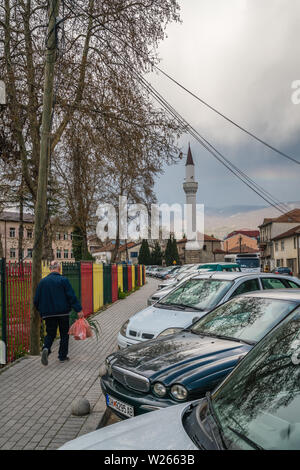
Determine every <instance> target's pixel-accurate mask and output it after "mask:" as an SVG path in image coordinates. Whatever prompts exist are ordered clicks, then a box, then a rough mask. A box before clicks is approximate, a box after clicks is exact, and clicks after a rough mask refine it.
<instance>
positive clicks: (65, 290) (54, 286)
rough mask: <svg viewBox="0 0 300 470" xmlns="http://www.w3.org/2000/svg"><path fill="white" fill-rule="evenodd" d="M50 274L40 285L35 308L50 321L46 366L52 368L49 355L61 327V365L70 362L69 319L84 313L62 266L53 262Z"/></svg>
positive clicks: (59, 354) (36, 294)
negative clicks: (72, 313)
mask: <svg viewBox="0 0 300 470" xmlns="http://www.w3.org/2000/svg"><path fill="white" fill-rule="evenodd" d="M50 271H51V272H50V274H49V275H48V276H47V277H45V278H44V279H42V280H41V282H40V283H39V285H38V287H37V289H36V293H35V297H34V305H35V307H36V309H37V310H38V311H39V313H40V316H41V317H42V319H43V320H45V322H46V332H47V336H46V337H45V341H44V345H43V352H42V359H41V361H42V364H43V365H44V366H47V365H48V356H49V354H51V347H52V344H53V341H54V340H55V338H56V333H57V328H59V333H60V346H59V352H58V359H59V360H60V362H65V361H69V357H68V351H69V318H70V313H71V310H72V309H74V310H75V312H77V313H78V318H83V317H84V314H83V311H82V306H81V305H80V303H79V301H78V299H77V297H76V295H75V292H74V290H73V288H72V286H71V284H70V281H69V280H68V279H67V278H66V277H63V276H61V274H60V264H59V263H57V262H55V261H53V262H52V263H51V266H50Z"/></svg>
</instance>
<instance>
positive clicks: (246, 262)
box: [236, 258, 260, 268]
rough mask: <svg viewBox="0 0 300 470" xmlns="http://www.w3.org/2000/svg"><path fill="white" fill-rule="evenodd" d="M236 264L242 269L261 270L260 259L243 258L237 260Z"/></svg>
mask: <svg viewBox="0 0 300 470" xmlns="http://www.w3.org/2000/svg"><path fill="white" fill-rule="evenodd" d="M236 262H237V263H238V264H239V265H240V267H241V268H259V267H260V260H259V259H258V258H243V259H237V260H236Z"/></svg>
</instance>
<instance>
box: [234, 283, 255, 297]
mask: <svg viewBox="0 0 300 470" xmlns="http://www.w3.org/2000/svg"><path fill="white" fill-rule="evenodd" d="M256 290H260V287H259V282H258V279H249V280H248V281H245V282H243V283H242V284H241V285H240V286H239V287H237V289H236V290H235V291H234V293H233V294H232V296H231V298H232V297H236V296H237V295H242V294H245V293H246V292H253V291H256Z"/></svg>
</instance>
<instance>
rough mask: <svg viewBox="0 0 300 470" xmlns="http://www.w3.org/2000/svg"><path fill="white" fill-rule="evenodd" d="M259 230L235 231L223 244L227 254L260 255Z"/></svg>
mask: <svg viewBox="0 0 300 470" xmlns="http://www.w3.org/2000/svg"><path fill="white" fill-rule="evenodd" d="M259 235H260V233H259V230H235V231H234V232H231V233H229V234H228V235H227V236H226V237H225V238H224V242H223V250H224V251H225V252H226V253H258V252H259Z"/></svg>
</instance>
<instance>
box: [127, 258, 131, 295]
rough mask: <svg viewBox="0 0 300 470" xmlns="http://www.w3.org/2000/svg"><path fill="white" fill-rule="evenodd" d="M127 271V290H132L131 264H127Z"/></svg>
mask: <svg viewBox="0 0 300 470" xmlns="http://www.w3.org/2000/svg"><path fill="white" fill-rule="evenodd" d="M127 271H128V292H131V291H132V269H131V265H130V266H127Z"/></svg>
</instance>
